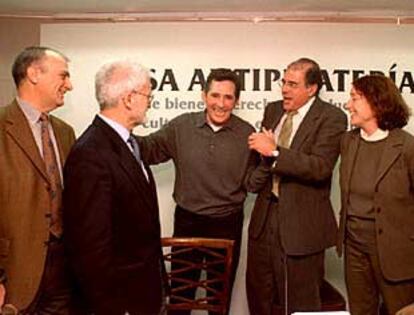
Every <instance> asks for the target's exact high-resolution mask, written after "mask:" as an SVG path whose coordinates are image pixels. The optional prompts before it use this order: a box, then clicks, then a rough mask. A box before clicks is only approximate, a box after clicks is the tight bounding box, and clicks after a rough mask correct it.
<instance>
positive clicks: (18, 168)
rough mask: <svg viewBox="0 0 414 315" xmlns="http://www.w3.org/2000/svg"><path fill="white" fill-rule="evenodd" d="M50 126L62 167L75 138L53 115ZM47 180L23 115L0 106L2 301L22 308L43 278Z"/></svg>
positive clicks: (12, 107) (13, 107)
mask: <svg viewBox="0 0 414 315" xmlns="http://www.w3.org/2000/svg"><path fill="white" fill-rule="evenodd" d="M51 124H52V126H53V130H54V133H55V136H56V141H57V144H58V148H59V153H60V158H61V165H63V162H64V160H65V158H66V156H67V155H68V153H69V149H70V147H71V145H72V144H73V142H74V140H75V134H74V132H73V129H72V128H71V127H70V126H69V125H67V124H66V123H64V122H63V121H61V120H60V119H58V118H56V117H51ZM48 189H49V180H48V178H47V175H46V171H45V167H44V164H43V160H42V158H41V155H40V153H39V150H38V147H37V146H36V143H35V141H34V138H33V135H32V132H31V130H30V126H29V124H28V122H27V119H26V117H25V116H24V114H23V112H22V111H21V109H20V107H19V106H18V104H17V102H16V101H14V102H12V103H11V104H10V105H8V106H6V107H2V108H0V268H2V269H4V270H5V272H6V277H7V282H6V294H7V295H6V302H7V303H12V304H14V305H16V306H17V307H18V308H19V309H21V308H25V307H26V306H28V304H29V303H30V302H31V301H32V300H33V298H34V296H35V294H36V291H37V289H38V287H39V283H40V280H41V277H42V273H43V268H44V265H45V258H46V253H47V247H46V243H45V242H46V241H47V240H48V237H49V230H48V219H47V218H46V216H45V214H46V212H48V207H49V198H48Z"/></svg>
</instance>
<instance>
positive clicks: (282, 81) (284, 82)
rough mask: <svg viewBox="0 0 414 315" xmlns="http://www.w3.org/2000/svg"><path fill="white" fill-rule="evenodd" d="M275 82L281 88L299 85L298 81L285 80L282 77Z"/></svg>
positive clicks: (293, 87) (294, 87)
mask: <svg viewBox="0 0 414 315" xmlns="http://www.w3.org/2000/svg"><path fill="white" fill-rule="evenodd" d="M277 84H279V86H280V87H281V88H282V87H284V86H287V87H288V88H291V89H297V88H298V87H299V83H297V82H293V81H285V80H283V79H282V80H280V81H279V82H277Z"/></svg>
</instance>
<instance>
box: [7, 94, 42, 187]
mask: <svg viewBox="0 0 414 315" xmlns="http://www.w3.org/2000/svg"><path fill="white" fill-rule="evenodd" d="M6 133H7V134H8V135H9V136H10V137H11V138H13V139H14V141H15V142H16V144H17V145H18V146H19V147H20V148H21V150H22V151H23V152H24V153H25V154H26V156H27V158H28V159H29V160H30V161H31V162H32V163H33V166H34V167H35V168H36V170H37V171H38V172H39V173H40V174H41V175H42V177H44V179H45V180H46V181H49V178H48V176H47V174H46V169H45V164H44V162H43V159H42V157H41V155H40V152H39V149H38V147H37V145H36V142H35V139H34V137H33V133H32V130H31V129H30V126H29V123H28V121H27V119H26V117H25V116H24V114H23V112H22V110H21V109H20V108H19V105H18V104H17V102H16V101H14V102H13V104H12V106H10V108H9V112H8V117H7V125H6Z"/></svg>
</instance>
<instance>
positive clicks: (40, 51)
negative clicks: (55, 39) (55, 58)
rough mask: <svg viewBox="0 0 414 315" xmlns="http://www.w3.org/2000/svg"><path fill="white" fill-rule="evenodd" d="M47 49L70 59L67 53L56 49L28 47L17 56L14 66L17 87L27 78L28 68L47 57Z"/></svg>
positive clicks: (13, 73)
mask: <svg viewBox="0 0 414 315" xmlns="http://www.w3.org/2000/svg"><path fill="white" fill-rule="evenodd" d="M47 51H51V52H54V53H56V54H58V55H60V56H61V57H62V58H63V59H65V60H66V61H69V59H68V58H67V57H66V56H65V55H63V54H62V53H61V52H59V51H57V50H55V49H52V48H48V47H42V46H31V47H27V48H25V49H24V50H23V51H22V52H21V53H20V54H19V55H18V56H17V57H16V59H15V60H14V63H13V66H12V75H13V80H14V83H15V84H16V87H19V85H20V83H21V82H22V80H23V79H24V78H26V75H27V68H29V67H30V66H31V65H32V64H33V63H35V62H39V61H41V60H42V59H43V58H44V57H45V55H46V52H47Z"/></svg>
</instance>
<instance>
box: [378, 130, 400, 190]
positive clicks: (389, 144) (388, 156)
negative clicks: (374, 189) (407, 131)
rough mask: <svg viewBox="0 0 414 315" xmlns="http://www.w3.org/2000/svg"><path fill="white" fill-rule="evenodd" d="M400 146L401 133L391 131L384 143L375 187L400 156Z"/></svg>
mask: <svg viewBox="0 0 414 315" xmlns="http://www.w3.org/2000/svg"><path fill="white" fill-rule="evenodd" d="M402 146H403V138H402V136H401V133H399V132H398V130H393V131H391V132H390V134H389V135H388V137H387V139H386V142H385V147H384V151H383V154H382V157H381V161H380V165H379V167H378V172H377V178H376V181H375V186H377V185H378V183H379V182H380V181H381V179H382V178H383V177H384V175H385V174H386V173H387V171H388V170H389V169H390V167H391V165H392V164H393V163H394V162H395V160H396V159H397V158H398V157H399V156H400V155H401V151H402Z"/></svg>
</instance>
